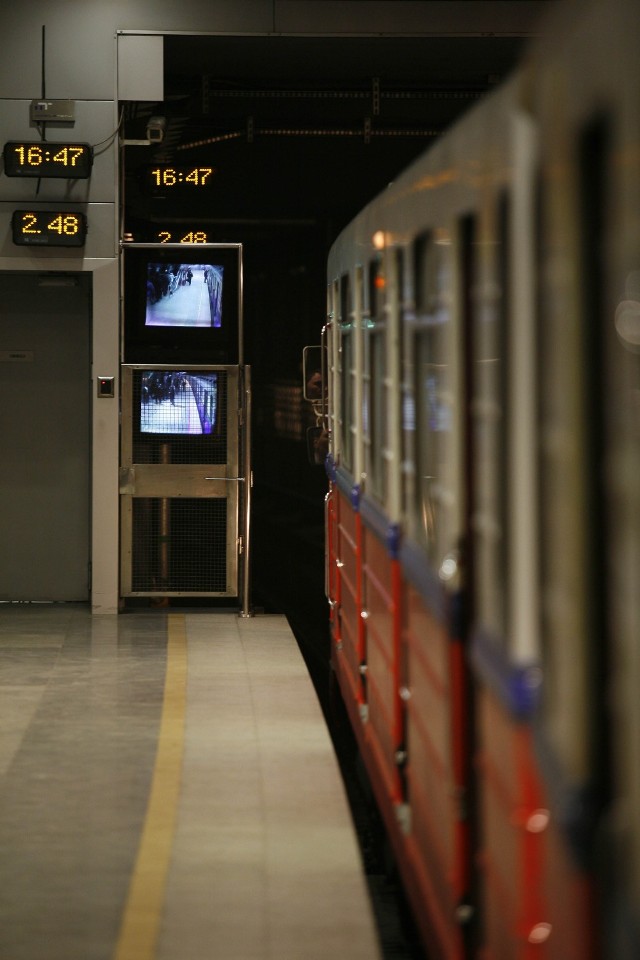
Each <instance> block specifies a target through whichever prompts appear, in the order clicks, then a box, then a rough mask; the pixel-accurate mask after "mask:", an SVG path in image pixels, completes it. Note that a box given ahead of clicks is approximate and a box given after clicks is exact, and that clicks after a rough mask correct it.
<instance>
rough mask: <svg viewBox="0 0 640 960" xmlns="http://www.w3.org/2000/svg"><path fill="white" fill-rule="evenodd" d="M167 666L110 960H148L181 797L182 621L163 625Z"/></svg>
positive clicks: (184, 674)
mask: <svg viewBox="0 0 640 960" xmlns="http://www.w3.org/2000/svg"><path fill="white" fill-rule="evenodd" d="M167 632H168V639H167V667H166V677H165V684H164V702H163V707H162V718H161V721H160V733H159V737H158V752H157V754H156V764H155V769H154V772H153V782H152V784H151V793H150V795H149V804H148V807H147V814H146V817H145V821H144V827H143V830H142V837H141V840H140V846H139V848H138V857H137V860H136V865H135V868H134V871H133V875H132V877H131V884H130V886H129V895H128V897H127V903H126V905H125V910H124V916H123V919H122V926H121V928H120V935H119V937H118V943H117V945H116V950H115V953H114V960H153V958H154V957H155V953H156V943H157V939H158V929H159V926H160V919H161V915H162V908H163V906H164V893H165V886H166V880H167V873H168V870H169V861H170V858H171V849H172V846H173V836H174V829H175V819H176V813H177V809H178V798H179V793H180V778H181V773H182V754H183V746H184V717H185V702H186V686H187V635H186V624H185V618H184V616H182V615H177V614H176V615H174V614H171V615H170V616H169V617H168V622H167Z"/></svg>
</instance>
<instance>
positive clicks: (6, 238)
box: [0, 202, 118, 270]
mask: <svg viewBox="0 0 640 960" xmlns="http://www.w3.org/2000/svg"><path fill="white" fill-rule="evenodd" d="M30 207H32V208H33V209H34V210H36V211H37V210H47V208H50V207H51V205H50V204H46V203H40V202H36V203H32V204H30ZM14 209H15V204H13V203H0V260H2V259H4V258H7V259H11V260H14V261H15V260H20V261H21V264H20V267H22V266H24V265H26V264H27V263H29V262H30V261H38V263H37V264H36V265H35V269H42V263H43V262H46V261H50V260H56V261H63V262H65V263H68V264H69V269H74V270H82V269H83V267H82V261H83V260H89V259H102V258H108V257H115V256H116V255H117V253H118V243H117V239H116V224H117V220H116V207H115V204H113V203H90V204H86V205H85V204H74V205H73V209H77V210H78V211H82V212H84V213H86V215H87V222H88V232H87V239H86V243H85V245H84V247H44V248H43V247H39V246H32V247H23V246H16V244H14V243H13V240H12V238H11V215H12V213H13V211H14ZM4 269H7V266H6V264H5V266H4ZM56 269H59V267H57V268H56Z"/></svg>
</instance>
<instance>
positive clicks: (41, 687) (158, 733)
mask: <svg viewBox="0 0 640 960" xmlns="http://www.w3.org/2000/svg"><path fill="white" fill-rule="evenodd" d="M379 956H380V953H379V946H378V940H377V935H376V930H375V924H374V922H373V918H372V913H371V908H370V904H369V899H368V894H367V889H366V883H365V879H364V876H363V873H362V867H361V862H360V855H359V851H358V846H357V841H356V837H355V834H354V831H353V826H352V821H351V816H350V812H349V808H348V804H347V801H346V798H345V795H344V790H343V786H342V781H341V779H340V774H339V771H338V767H337V763H336V760H335V757H334V753H333V748H332V746H331V742H330V738H329V735H328V732H327V730H326V727H325V723H324V720H323V717H322V713H321V711H320V708H319V706H318V703H317V700H316V698H315V694H314V691H313V687H312V685H311V681H310V679H309V677H308V674H307V671H306V668H305V666H304V663H303V661H302V658H301V656H300V653H299V651H298V647H297V644H296V642H295V639H294V638H293V636H292V634H291V632H290V629H289V627H288V624H287V621H286V619H285V618H284V617H280V616H257V617H255V618H248V619H243V618H238V617H237V616H236V615H235V614H233V613H209V612H206V613H200V612H196V613H185V614H180V613H165V612H159V611H150V612H135V613H131V614H123V615H121V616H119V617H92V616H91V614H90V611H89V610H88V609H87V608H85V607H83V606H79V605H53V606H52V605H13V604H3V605H0V960H42V958H43V957H46V958H47V960H263V958H264V960H325V958H327V960H328V958H331V960H341V958H345V960H347V958H348V960H376V958H378V957H379Z"/></svg>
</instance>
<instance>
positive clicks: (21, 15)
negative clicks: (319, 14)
mask: <svg viewBox="0 0 640 960" xmlns="http://www.w3.org/2000/svg"><path fill="white" fill-rule="evenodd" d="M273 24H274V17H273V3H272V0H180V3H176V2H175V0H110V2H109V3H98V2H95V0H94V2H89V0H84V2H81V0H76V2H75V3H70V2H69V0H23V2H21V3H11V2H10V0H3V2H2V3H1V4H0V38H1V40H0V45H1V49H2V50H3V52H4V55H3V56H0V96H2V97H7V98H9V99H32V98H35V97H40V96H42V93H43V90H42V82H43V77H42V69H41V64H42V32H43V31H42V28H43V27H44V36H45V44H44V48H45V49H44V54H45V56H44V61H45V70H44V74H45V77H44V80H45V83H46V96H47V97H55V98H61V99H62V98H67V97H70V98H72V99H74V98H75V99H80V98H82V99H83V100H109V99H112V98H115V78H116V43H115V37H116V34H117V32H118V31H138V32H142V33H144V32H150V31H151V32H158V33H164V32H168V31H186V32H188V33H192V32H196V33H197V32H200V31H204V32H222V33H246V32H249V33H268V32H269V31H271V30H273V28H274V27H273Z"/></svg>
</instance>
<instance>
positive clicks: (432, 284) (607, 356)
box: [322, 0, 640, 960]
mask: <svg viewBox="0 0 640 960" xmlns="http://www.w3.org/2000/svg"><path fill="white" fill-rule="evenodd" d="M639 28H640V8H638V7H637V5H636V4H634V3H632V2H625V0H614V2H612V3H605V2H598V0H594V2H586V3H584V4H580V5H579V7H578V5H573V4H567V5H563V6H562V8H560V9H559V10H558V11H557V12H556V13H554V14H553V15H552V17H551V18H550V20H549V24H548V31H547V33H546V35H545V37H543V38H542V39H541V40H540V42H539V43H537V44H536V45H535V46H534V47H533V49H532V50H531V51H530V53H529V56H528V57H527V58H526V60H525V61H524V62H523V64H522V65H521V67H520V68H519V69H518V71H516V73H515V74H514V75H513V77H512V78H511V79H510V80H509V82H508V83H506V84H505V85H504V86H503V87H502V88H501V89H499V90H497V91H496V92H495V93H494V94H492V95H491V96H490V97H489V98H487V99H486V100H485V101H483V102H482V103H480V104H479V105H478V106H477V107H476V108H475V109H474V110H473V111H472V112H471V113H470V114H468V115H467V116H466V117H465V118H464V119H463V120H462V121H460V122H459V123H457V124H456V125H455V127H454V128H452V129H451V130H450V131H449V132H448V133H447V134H446V135H445V136H443V137H442V138H441V140H440V141H438V143H437V144H436V145H435V146H434V147H433V148H432V149H431V150H430V151H428V153H426V154H425V155H424V156H423V157H422V158H421V159H420V160H418V161H417V162H416V163H414V164H413V165H412V166H411V167H410V168H409V169H408V170H407V171H405V172H404V173H403V174H402V175H400V176H399V177H398V179H397V180H396V181H394V183H393V184H391V185H390V186H389V188H388V189H387V190H386V191H385V192H384V193H383V194H382V195H380V196H379V197H377V198H376V199H374V200H373V201H372V202H371V203H370V204H369V205H368V206H367V207H366V208H365V209H364V210H363V211H362V212H361V213H360V214H359V215H358V216H357V217H356V218H355V220H354V221H353V222H352V223H351V224H350V225H349V226H348V227H347V228H346V229H345V230H344V231H343V233H342V234H341V235H340V237H339V238H338V239H337V241H336V242H335V244H334V246H333V248H332V250H331V253H330V257H329V266H328V323H327V328H326V333H327V340H326V400H327V402H326V405H325V406H324V407H323V409H322V413H323V415H324V416H325V417H326V419H325V424H324V426H325V428H326V430H327V433H328V442H329V453H328V457H327V472H328V476H329V493H328V496H327V593H328V597H329V601H330V607H331V629H332V638H333V642H332V662H333V667H334V669H335V673H336V677H337V680H338V683H339V686H340V689H341V692H342V695H343V698H344V701H345V704H346V706H347V709H348V712H349V716H350V719H351V723H352V725H353V728H354V731H355V734H356V737H357V740H358V743H359V747H360V751H361V754H362V757H363V760H364V763H365V766H366V769H367V771H368V774H369V777H370V780H371V784H372V787H373V791H374V794H375V797H376V800H377V803H378V806H379V808H380V811H381V814H382V817H383V820H384V823H385V825H386V828H387V831H388V834H389V837H390V840H391V843H392V846H393V850H394V853H395V857H396V860H397V864H398V867H399V870H400V873H401V875H402V877H403V879H404V885H405V889H406V892H407V895H408V898H409V901H410V903H411V904H412V907H413V910H414V914H415V917H416V920H417V923H418V925H419V927H420V930H421V933H422V935H423V939H424V942H425V946H426V948H427V950H428V955H429V957H430V958H431V960H462V958H469V957H473V958H478V960H528V958H532V960H533V958H544V960H551V958H553V960H568V958H572V957H575V958H576V960H577V958H580V960H588V958H593V960H596V958H615V960H631V958H635V957H637V956H639V955H640V935H639V929H640V815H639V814H638V811H640V707H639V706H638V704H639V702H640V698H639V697H638V695H637V691H638V689H640V591H639V590H638V584H639V583H640V485H639V484H638V476H640V401H639V397H640V213H639V211H640V203H639V200H640V98H638V96H637V91H638V90H639V89H640V58H638V56H637V51H636V46H637V44H636V40H637V38H638V36H640V29H639Z"/></svg>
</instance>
